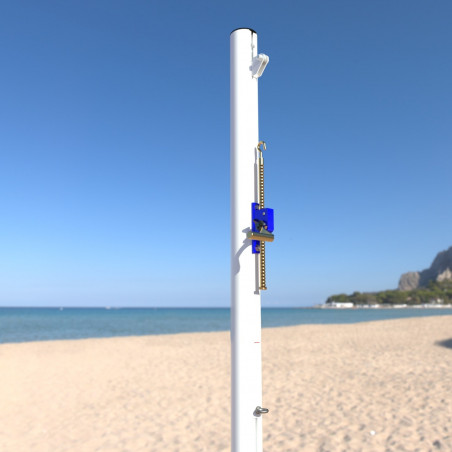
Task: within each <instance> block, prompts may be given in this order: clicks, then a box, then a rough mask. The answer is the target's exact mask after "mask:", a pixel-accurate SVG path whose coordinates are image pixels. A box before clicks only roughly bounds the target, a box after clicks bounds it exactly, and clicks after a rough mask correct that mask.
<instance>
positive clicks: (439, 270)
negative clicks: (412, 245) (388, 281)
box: [399, 246, 452, 290]
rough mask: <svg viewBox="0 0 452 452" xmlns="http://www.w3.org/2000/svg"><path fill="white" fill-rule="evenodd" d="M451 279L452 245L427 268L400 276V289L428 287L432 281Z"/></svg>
mask: <svg viewBox="0 0 452 452" xmlns="http://www.w3.org/2000/svg"><path fill="white" fill-rule="evenodd" d="M449 279H452V246H451V247H450V248H449V249H448V250H446V251H441V252H440V253H438V254H437V255H436V257H435V259H434V261H433V263H432V265H431V266H430V267H429V268H427V269H426V270H422V271H420V272H408V273H404V274H403V275H402V276H401V277H400V281H399V290H413V289H417V288H419V287H427V286H428V284H429V283H430V281H437V282H441V281H446V280H449Z"/></svg>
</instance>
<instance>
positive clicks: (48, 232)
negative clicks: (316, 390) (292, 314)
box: [0, 0, 452, 306]
mask: <svg viewBox="0 0 452 452" xmlns="http://www.w3.org/2000/svg"><path fill="white" fill-rule="evenodd" d="M451 22H452V3H451V2H450V1H449V0H447V1H446V0H435V2H426V1H418V0H410V1H408V0H403V1H393V0H391V1H389V0H387V1H377V0H375V1H365V2H363V1H347V0H346V1H340V2H339V1H333V0H328V1H297V2H295V1H290V2H289V1H284V2H263V1H260V2H251V1H242V2H238V1H228V2H212V1H204V0H202V1H197V2H181V1H178V2H176V1H166V2H156V1H149V0H148V1H144V0H139V1H127V2H126V1H112V0H108V1H100V0H92V1H73V0H67V1H64V2H61V1H47V0H42V1H39V2H36V1H7V2H2V4H1V5H0V39H1V42H2V45H1V47H0V58H1V71H0V305H3V306H23V305H25V306H42V305H46V306H105V305H109V306H228V304H229V34H230V32H231V31H232V30H233V29H235V28H238V27H250V28H253V29H254V30H256V31H257V33H258V35H259V52H261V53H266V54H267V55H269V56H270V63H269V65H268V67H267V69H266V71H265V73H264V75H263V76H262V77H261V78H260V79H259V95H260V98H259V101H260V111H259V114H260V136H261V139H264V140H265V141H266V142H267V145H268V151H267V152H266V160H265V162H266V204H267V205H268V206H269V207H273V208H274V209H275V235H276V239H275V242H274V243H272V244H270V245H269V246H268V247H267V285H268V287H269V290H268V291H267V293H264V294H263V297H262V300H263V305H264V306H304V305H312V304H315V303H321V302H323V301H325V299H326V297H327V296H328V295H331V294H333V293H339V292H348V293H350V292H353V291H355V290H359V291H372V290H383V289H388V288H395V287H396V286H397V283H398V278H399V276H400V274H401V273H403V272H406V271H409V270H421V269H423V268H425V267H427V266H428V265H430V263H431V261H432V260H433V258H434V256H435V254H436V253H437V252H438V251H441V250H444V249H446V248H448V247H449V246H451V245H452V237H451V233H450V228H451V224H452V208H451V204H452V198H451V194H452V190H451V189H452V178H451V172H452V171H451V169H452V153H451V151H452V127H451V124H452V84H451V80H452V60H451V49H452V27H451V26H450V24H451Z"/></svg>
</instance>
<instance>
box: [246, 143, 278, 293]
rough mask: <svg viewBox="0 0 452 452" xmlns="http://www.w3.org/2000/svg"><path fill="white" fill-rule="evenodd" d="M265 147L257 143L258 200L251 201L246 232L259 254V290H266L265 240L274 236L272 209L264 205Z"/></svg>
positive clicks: (255, 252)
mask: <svg viewBox="0 0 452 452" xmlns="http://www.w3.org/2000/svg"><path fill="white" fill-rule="evenodd" d="M266 149H267V146H266V144H265V141H259V143H258V145H257V150H258V152H259V157H258V162H257V166H258V174H259V175H258V193H259V202H253V203H251V231H249V232H248V233H247V237H248V238H249V239H252V244H251V250H252V252H253V254H260V259H259V261H260V265H259V266H260V270H259V275H260V280H259V289H260V290H267V286H266V282H265V242H273V240H274V238H275V236H274V235H273V234H272V232H273V230H274V221H273V209H269V208H265V207H264V157H263V156H262V152H263V151H265V150H266Z"/></svg>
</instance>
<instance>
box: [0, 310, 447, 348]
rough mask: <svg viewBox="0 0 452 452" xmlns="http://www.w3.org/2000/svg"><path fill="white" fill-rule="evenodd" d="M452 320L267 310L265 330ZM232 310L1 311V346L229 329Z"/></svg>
mask: <svg viewBox="0 0 452 452" xmlns="http://www.w3.org/2000/svg"><path fill="white" fill-rule="evenodd" d="M432 315H452V310H450V309H346V310H338V309H335V310H334V309H331V310H330V309H328V310H327V309H310V308H305V309H263V310H262V326H263V327H264V328H265V327H275V326H289V325H300V324H333V323H336V324H337V323H356V322H367V321H372V320H385V319H398V318H405V317H425V316H432ZM229 321H230V315H229V309H179V308H174V309H166V308H147V309H139V308H123V309H114V308H112V309H104V308H93V309H87V308H64V309H63V310H60V309H59V308H0V343H7V342H28V341H47V340H54V339H82V338H93V337H114V336H142V335H149V334H173V333H184V332H198V331H225V330H228V329H229Z"/></svg>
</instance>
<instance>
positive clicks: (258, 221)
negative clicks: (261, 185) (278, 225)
mask: <svg viewBox="0 0 452 452" xmlns="http://www.w3.org/2000/svg"><path fill="white" fill-rule="evenodd" d="M262 225H264V226H266V227H265V230H266V231H268V232H273V230H274V226H275V223H274V217H273V209H269V208H264V209H259V203H257V202H253V203H251V230H252V231H253V232H260V228H261V227H262ZM259 245H260V241H259V240H252V244H251V250H252V252H253V254H260V251H259Z"/></svg>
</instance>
